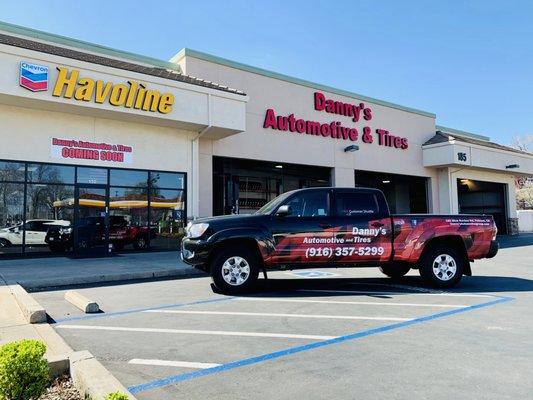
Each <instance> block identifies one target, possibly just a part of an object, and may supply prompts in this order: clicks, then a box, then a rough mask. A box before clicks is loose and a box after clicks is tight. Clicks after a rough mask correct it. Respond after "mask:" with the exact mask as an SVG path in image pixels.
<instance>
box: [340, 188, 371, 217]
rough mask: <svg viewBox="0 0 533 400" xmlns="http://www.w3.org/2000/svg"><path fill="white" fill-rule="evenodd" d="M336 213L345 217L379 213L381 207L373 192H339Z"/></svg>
mask: <svg viewBox="0 0 533 400" xmlns="http://www.w3.org/2000/svg"><path fill="white" fill-rule="evenodd" d="M335 208H336V209H335V211H336V215H338V216H343V217H353V216H364V215H371V214H377V213H378V210H379V207H378V202H377V200H376V196H375V195H374V194H373V193H361V192H359V193H356V192H345V193H342V192H340V193H337V196H336V207H335Z"/></svg>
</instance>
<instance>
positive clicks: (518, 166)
mask: <svg viewBox="0 0 533 400" xmlns="http://www.w3.org/2000/svg"><path fill="white" fill-rule="evenodd" d="M505 168H506V169H512V168H520V165H518V164H510V165H506V166H505Z"/></svg>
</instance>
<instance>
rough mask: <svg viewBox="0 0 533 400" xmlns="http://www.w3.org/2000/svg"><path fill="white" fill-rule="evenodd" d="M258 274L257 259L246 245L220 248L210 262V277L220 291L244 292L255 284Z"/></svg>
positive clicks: (229, 292)
mask: <svg viewBox="0 0 533 400" xmlns="http://www.w3.org/2000/svg"><path fill="white" fill-rule="evenodd" d="M258 275H259V259H258V257H257V254H255V252H254V251H252V250H251V249H249V248H247V247H241V246H235V247H230V248H227V249H222V250H221V251H219V252H218V253H217V254H216V255H215V256H214V258H213V261H212V262H211V278H212V279H213V283H214V284H215V286H216V287H217V289H219V290H220V291H221V292H222V293H227V294H239V293H244V292H246V291H248V290H250V289H251V288H252V287H253V286H254V285H255V282H256V281H257V277H258Z"/></svg>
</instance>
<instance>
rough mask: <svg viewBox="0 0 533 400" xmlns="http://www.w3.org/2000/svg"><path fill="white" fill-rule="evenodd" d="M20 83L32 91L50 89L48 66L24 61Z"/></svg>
mask: <svg viewBox="0 0 533 400" xmlns="http://www.w3.org/2000/svg"><path fill="white" fill-rule="evenodd" d="M19 83H20V86H22V87H23V88H26V89H28V90H31V91H32V92H40V91H43V90H48V67H45V66H43V65H38V64H31V63H28V62H25V61H22V62H21V63H20V80H19Z"/></svg>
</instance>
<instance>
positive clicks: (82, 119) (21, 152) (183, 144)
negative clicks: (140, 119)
mask: <svg viewBox="0 0 533 400" xmlns="http://www.w3.org/2000/svg"><path fill="white" fill-rule="evenodd" d="M0 121H2V124H1V126H0V135H1V137H2V145H1V146H0V159H8V160H22V161H40V162H52V163H69V164H77V165H93V166H107V167H116V168H121V167H123V168H139V169H156V170H168V171H177V172H178V171H179V172H187V173H190V169H191V145H190V143H191V142H190V140H189V137H190V136H191V135H193V134H195V133H191V132H189V131H180V130H177V129H174V128H167V127H158V126H154V125H147V124H140V123H137V122H135V123H130V122H125V121H117V120H111V119H103V118H95V117H87V116H81V115H75V114H66V113H59V112H53V111H44V110H39V109H28V108H22V107H15V106H7V105H2V104H0ZM54 137H56V138H62V139H73V140H84V141H91V142H98V143H99V142H107V143H113V144H115V143H119V144H123V145H127V146H132V147H133V160H132V162H131V164H117V163H111V162H105V161H98V160H90V161H89V160H77V159H69V160H68V161H65V160H60V159H57V158H52V156H51V153H50V144H51V139H52V138H54ZM190 186H191V183H190V181H189V187H190ZM189 195H190V190H189ZM189 207H190V204H189Z"/></svg>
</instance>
